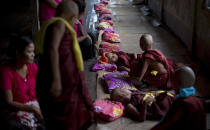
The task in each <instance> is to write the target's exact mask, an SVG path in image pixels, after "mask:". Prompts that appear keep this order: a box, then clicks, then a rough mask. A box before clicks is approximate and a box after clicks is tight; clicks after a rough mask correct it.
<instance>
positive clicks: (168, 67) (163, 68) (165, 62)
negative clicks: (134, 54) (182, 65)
mask: <svg viewBox="0 0 210 130" xmlns="http://www.w3.org/2000/svg"><path fill="white" fill-rule="evenodd" d="M153 44H154V41H153V38H152V36H151V35H149V34H144V35H142V36H141V38H140V48H141V49H142V50H143V51H144V53H143V54H142V58H141V61H140V62H141V64H140V65H138V66H139V67H140V69H139V68H138V66H137V67H136V66H135V67H132V69H134V70H133V71H134V72H139V70H140V73H139V75H138V78H137V80H138V81H142V80H143V81H146V82H147V83H148V84H149V85H150V86H155V87H158V88H164V89H170V88H171V86H172V84H171V80H172V76H173V73H174V68H175V67H176V66H177V63H176V62H175V61H172V60H169V59H167V58H166V57H165V56H164V55H163V53H162V52H161V51H159V50H157V49H152V46H153ZM135 69H137V71H136V70H135ZM135 76H136V75H135Z"/></svg>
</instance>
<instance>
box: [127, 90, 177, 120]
mask: <svg viewBox="0 0 210 130" xmlns="http://www.w3.org/2000/svg"><path fill="white" fill-rule="evenodd" d="M144 96H145V94H142V93H138V92H135V93H133V94H132V96H131V102H130V103H131V104H132V105H134V106H135V107H136V108H137V110H138V111H139V112H140V111H141V108H142V101H143V98H144ZM173 101H174V97H171V96H168V95H167V92H164V93H161V94H159V95H158V96H155V101H154V102H153V103H152V105H151V106H147V114H146V117H147V119H161V118H162V117H163V116H164V115H165V114H166V112H167V111H168V110H169V108H170V107H171V105H172V103H173Z"/></svg>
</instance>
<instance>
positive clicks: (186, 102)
mask: <svg viewBox="0 0 210 130" xmlns="http://www.w3.org/2000/svg"><path fill="white" fill-rule="evenodd" d="M175 79H176V80H175V84H176V87H175V92H176V94H177V97H176V100H175V101H174V103H173V104H172V106H171V108H170V110H169V111H168V112H167V114H166V115H165V117H164V118H163V119H162V120H161V121H160V122H159V123H158V124H157V125H156V126H154V127H153V128H152V130H206V115H205V111H204V108H203V104H202V103H201V101H200V99H198V98H197V97H196V96H195V88H194V87H193V85H194V82H195V74H194V72H193V70H192V69H191V68H190V67H187V66H182V67H180V68H178V69H177V70H176V71H175Z"/></svg>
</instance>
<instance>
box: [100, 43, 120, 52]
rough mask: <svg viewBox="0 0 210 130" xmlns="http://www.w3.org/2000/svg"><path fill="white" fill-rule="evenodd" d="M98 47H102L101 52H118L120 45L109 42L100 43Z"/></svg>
mask: <svg viewBox="0 0 210 130" xmlns="http://www.w3.org/2000/svg"><path fill="white" fill-rule="evenodd" d="M100 48H102V50H101V53H102V54H103V53H106V52H118V51H120V46H119V45H117V44H111V43H102V44H101V45H100Z"/></svg>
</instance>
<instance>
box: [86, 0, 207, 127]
mask: <svg viewBox="0 0 210 130" xmlns="http://www.w3.org/2000/svg"><path fill="white" fill-rule="evenodd" d="M87 2H91V4H90V3H88V4H89V5H91V6H92V5H93V4H92V3H93V1H91V0H87ZM91 6H89V7H88V8H89V9H92V8H91ZM140 7H141V5H138V6H133V5H132V4H131V3H130V2H129V1H128V0H111V3H110V5H109V8H110V9H112V11H113V21H114V23H115V26H114V28H115V31H116V32H117V33H119V34H120V37H121V43H120V46H121V50H122V51H125V52H132V53H140V52H142V51H141V49H140V48H139V37H140V36H141V35H142V34H144V33H150V34H152V36H153V38H154V41H155V46H154V48H156V49H160V50H161V51H162V52H163V53H164V54H165V55H166V56H167V57H168V58H173V59H176V60H177V61H179V62H182V63H186V64H189V63H192V60H191V58H190V55H189V53H188V52H187V51H186V48H185V47H184V46H183V44H182V43H181V41H179V40H178V39H177V38H176V37H175V36H174V35H173V34H172V33H170V31H168V30H167V29H165V28H164V27H163V26H160V27H153V26H152V25H151V23H150V19H151V17H148V16H143V15H142V14H141V13H140V11H139V9H140ZM88 11H89V13H93V14H94V12H92V11H91V10H88ZM85 64H90V63H88V62H86V63H85ZM89 67H90V66H89ZM85 72H86V77H87V84H88V87H89V88H90V93H91V95H92V97H93V98H94V99H96V98H100V97H104V96H106V95H105V94H104V92H103V91H102V88H100V87H101V85H100V83H99V81H98V80H99V79H98V80H97V83H96V80H94V79H96V78H95V77H93V78H91V76H96V74H93V73H91V72H89V71H88V70H86V71H85ZM98 76H99V78H100V74H99V75H98ZM90 80H91V81H90ZM93 80H94V81H93ZM95 84H97V85H95ZM95 87H97V88H95ZM195 87H196V89H197V95H198V96H201V97H207V96H209V97H210V80H209V79H208V76H205V75H204V73H203V72H202V71H201V72H199V73H198V75H197V81H196V85H195ZM155 123H156V122H154V121H145V122H143V123H137V122H134V121H132V120H130V119H128V118H121V119H120V120H119V119H118V120H116V121H113V122H110V123H103V122H99V123H98V124H96V125H95V127H94V128H92V129H97V130H137V129H141V130H146V129H149V128H151V127H152V126H153V125H154V124H155Z"/></svg>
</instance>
